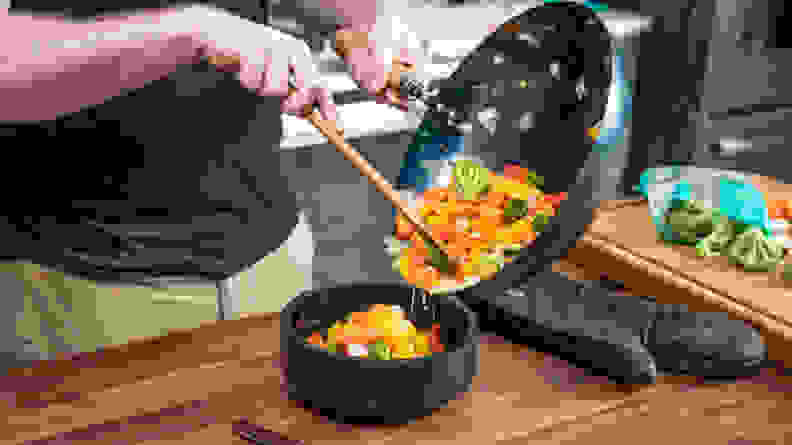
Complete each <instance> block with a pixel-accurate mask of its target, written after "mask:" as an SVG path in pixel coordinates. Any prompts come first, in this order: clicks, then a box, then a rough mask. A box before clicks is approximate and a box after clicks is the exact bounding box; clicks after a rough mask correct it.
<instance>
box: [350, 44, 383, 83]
mask: <svg viewBox="0 0 792 445" xmlns="http://www.w3.org/2000/svg"><path fill="white" fill-rule="evenodd" d="M347 64H348V66H349V67H350V71H351V74H352V78H353V79H354V80H355V81H356V82H357V83H358V85H360V86H361V87H362V88H364V89H366V90H367V91H368V92H369V94H372V95H376V94H378V93H379V92H380V91H381V90H382V89H383V88H385V86H386V79H387V74H388V73H390V63H388V64H386V63H385V58H384V57H381V56H378V55H377V54H376V52H374V51H372V50H371V49H369V48H365V47H358V48H352V49H350V50H349V52H348V53H347Z"/></svg>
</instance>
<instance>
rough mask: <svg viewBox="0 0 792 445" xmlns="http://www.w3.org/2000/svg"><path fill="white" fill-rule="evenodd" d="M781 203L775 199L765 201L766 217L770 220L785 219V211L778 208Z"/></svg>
mask: <svg viewBox="0 0 792 445" xmlns="http://www.w3.org/2000/svg"><path fill="white" fill-rule="evenodd" d="M780 204H781V202H780V201H779V200H777V199H770V200H768V201H767V216H768V218H770V219H779V218H786V209H785V208H783V207H781V206H780Z"/></svg>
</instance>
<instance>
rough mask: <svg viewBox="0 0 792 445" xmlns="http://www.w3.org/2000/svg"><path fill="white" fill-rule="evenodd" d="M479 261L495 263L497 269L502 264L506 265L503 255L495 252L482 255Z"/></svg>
mask: <svg viewBox="0 0 792 445" xmlns="http://www.w3.org/2000/svg"><path fill="white" fill-rule="evenodd" d="M481 262H482V263H486V264H497V265H498V270H501V269H503V266H504V265H506V258H505V257H504V256H503V255H498V254H497V253H493V254H490V255H486V256H484V257H483V258H482V259H481Z"/></svg>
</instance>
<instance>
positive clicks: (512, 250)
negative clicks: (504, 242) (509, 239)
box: [503, 244, 522, 255]
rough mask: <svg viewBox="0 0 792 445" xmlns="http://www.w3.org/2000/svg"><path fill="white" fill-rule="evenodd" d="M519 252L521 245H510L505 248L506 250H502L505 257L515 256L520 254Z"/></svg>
mask: <svg viewBox="0 0 792 445" xmlns="http://www.w3.org/2000/svg"><path fill="white" fill-rule="evenodd" d="M520 250H522V246H521V245H519V244H512V245H509V246H506V248H505V249H503V252H504V253H505V254H506V255H517V254H519V253H520Z"/></svg>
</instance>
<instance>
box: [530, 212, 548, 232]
mask: <svg viewBox="0 0 792 445" xmlns="http://www.w3.org/2000/svg"><path fill="white" fill-rule="evenodd" d="M549 222H550V217H549V216H547V215H545V214H544V213H542V212H539V213H537V214H536V216H535V217H534V220H533V230H534V233H537V234H538V233H541V232H542V231H543V230H544V229H545V227H547V224H548V223H549Z"/></svg>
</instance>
